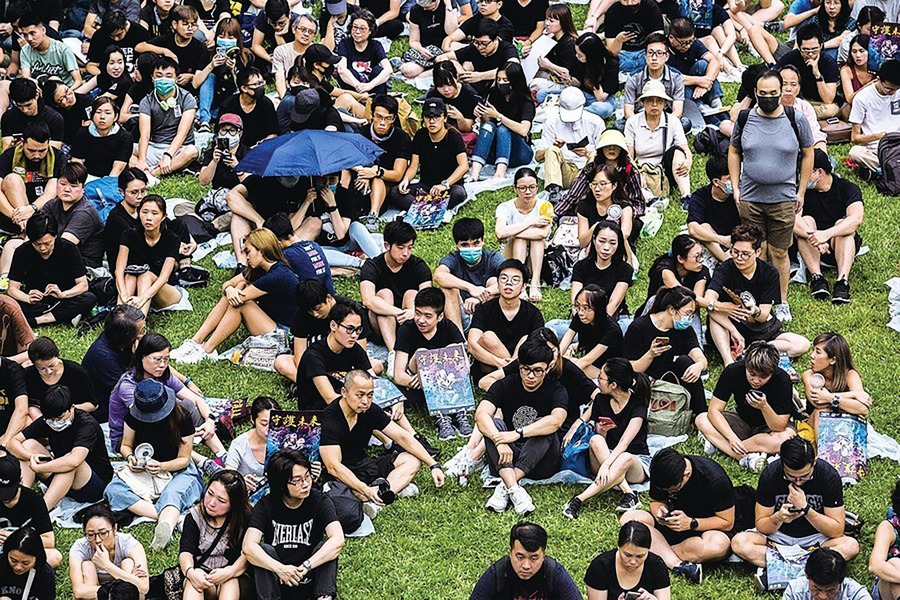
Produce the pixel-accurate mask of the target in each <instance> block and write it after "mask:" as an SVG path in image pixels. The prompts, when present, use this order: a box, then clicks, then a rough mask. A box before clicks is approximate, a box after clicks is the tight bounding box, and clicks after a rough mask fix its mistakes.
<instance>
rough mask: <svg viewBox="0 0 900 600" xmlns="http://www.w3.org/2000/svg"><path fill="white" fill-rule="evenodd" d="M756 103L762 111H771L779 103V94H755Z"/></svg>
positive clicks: (767, 112)
mask: <svg viewBox="0 0 900 600" xmlns="http://www.w3.org/2000/svg"><path fill="white" fill-rule="evenodd" d="M756 103H757V104H758V105H759V108H760V109H761V110H762V111H763V112H764V113H766V114H769V113H773V112H775V110H776V109H778V105H779V104H781V96H780V95H778V96H757V97H756Z"/></svg>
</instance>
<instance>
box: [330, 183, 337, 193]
mask: <svg viewBox="0 0 900 600" xmlns="http://www.w3.org/2000/svg"><path fill="white" fill-rule="evenodd" d="M328 189H329V190H331V193H332V194H333V193H334V192H336V191H337V184H336V183H332V184H331V185H329V186H328Z"/></svg>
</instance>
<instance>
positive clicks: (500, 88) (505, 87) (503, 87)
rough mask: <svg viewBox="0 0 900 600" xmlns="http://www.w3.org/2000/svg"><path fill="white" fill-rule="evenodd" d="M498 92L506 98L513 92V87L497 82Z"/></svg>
mask: <svg viewBox="0 0 900 600" xmlns="http://www.w3.org/2000/svg"><path fill="white" fill-rule="evenodd" d="M497 91H498V92H500V93H501V94H503V95H504V96H506V95H507V94H509V92H510V91H512V86H511V85H510V84H509V83H508V82H500V81H498V82H497Z"/></svg>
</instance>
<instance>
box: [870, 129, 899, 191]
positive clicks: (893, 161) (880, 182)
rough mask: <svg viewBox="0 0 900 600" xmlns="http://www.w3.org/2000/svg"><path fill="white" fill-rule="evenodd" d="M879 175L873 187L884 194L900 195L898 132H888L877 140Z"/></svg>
mask: <svg viewBox="0 0 900 600" xmlns="http://www.w3.org/2000/svg"><path fill="white" fill-rule="evenodd" d="M878 162H879V163H880V164H881V175H880V176H879V177H878V179H876V180H875V189H877V190H878V191H879V192H880V193H881V194H884V195H885V196H900V133H896V132H895V133H889V134H887V135H885V136H884V137H883V138H881V141H880V142H878Z"/></svg>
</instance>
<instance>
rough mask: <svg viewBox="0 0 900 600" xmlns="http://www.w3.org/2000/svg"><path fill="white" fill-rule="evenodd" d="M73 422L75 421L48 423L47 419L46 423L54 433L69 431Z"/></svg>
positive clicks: (66, 420) (65, 420)
mask: <svg viewBox="0 0 900 600" xmlns="http://www.w3.org/2000/svg"><path fill="white" fill-rule="evenodd" d="M73 420H74V419H64V420H61V421H48V420H46V419H45V420H44V423H46V424H47V427H49V428H50V429H52V430H53V431H57V432H58V431H64V430H66V429H68V428H69V427H70V426H71V425H72V421H73Z"/></svg>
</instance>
